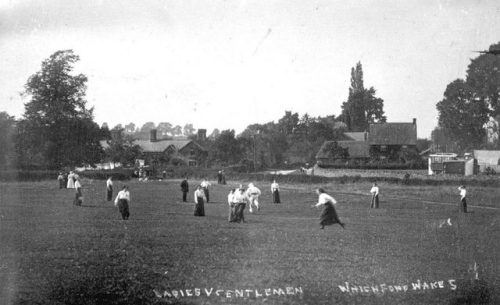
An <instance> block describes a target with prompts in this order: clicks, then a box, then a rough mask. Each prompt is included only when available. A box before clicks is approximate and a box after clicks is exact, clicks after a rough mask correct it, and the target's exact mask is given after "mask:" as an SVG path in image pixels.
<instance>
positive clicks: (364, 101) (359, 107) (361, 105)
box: [341, 62, 387, 131]
mask: <svg viewBox="0 0 500 305" xmlns="http://www.w3.org/2000/svg"><path fill="white" fill-rule="evenodd" d="M375 93H376V90H375V88H373V87H370V88H369V89H366V88H365V87H364V82H363V67H362V66H361V63H360V62H358V63H357V64H356V67H355V68H352V69H351V87H350V88H349V96H348V98H347V101H346V102H344V103H343V104H342V114H341V118H342V120H343V121H344V122H345V123H346V124H347V128H348V130H350V131H365V130H367V129H368V126H369V125H370V123H375V122H385V121H386V119H387V118H386V116H385V115H384V100H383V99H381V98H378V97H376V96H375Z"/></svg>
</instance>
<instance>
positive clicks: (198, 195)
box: [194, 190, 207, 203]
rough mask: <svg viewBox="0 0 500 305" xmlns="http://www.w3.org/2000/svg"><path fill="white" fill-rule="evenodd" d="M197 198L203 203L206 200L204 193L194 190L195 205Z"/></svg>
mask: <svg viewBox="0 0 500 305" xmlns="http://www.w3.org/2000/svg"><path fill="white" fill-rule="evenodd" d="M198 197H201V198H203V200H204V201H206V200H207V199H206V198H205V192H203V190H196V191H194V202H195V203H198Z"/></svg>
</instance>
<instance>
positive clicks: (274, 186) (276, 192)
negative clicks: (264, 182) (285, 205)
mask: <svg viewBox="0 0 500 305" xmlns="http://www.w3.org/2000/svg"><path fill="white" fill-rule="evenodd" d="M271 193H273V203H281V201H280V186H279V184H278V183H276V180H273V183H271Z"/></svg>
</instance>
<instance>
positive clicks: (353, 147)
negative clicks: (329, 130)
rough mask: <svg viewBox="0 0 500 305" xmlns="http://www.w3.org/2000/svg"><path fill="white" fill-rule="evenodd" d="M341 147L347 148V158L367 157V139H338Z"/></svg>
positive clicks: (368, 152) (368, 148) (368, 154)
mask: <svg viewBox="0 0 500 305" xmlns="http://www.w3.org/2000/svg"><path fill="white" fill-rule="evenodd" d="M338 144H339V145H340V147H342V148H347V152H348V153H349V158H369V157H370V146H369V145H368V142H367V141H339V142H338Z"/></svg>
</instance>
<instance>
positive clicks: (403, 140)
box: [368, 123, 417, 145]
mask: <svg viewBox="0 0 500 305" xmlns="http://www.w3.org/2000/svg"><path fill="white" fill-rule="evenodd" d="M368 142H369V143H370V145H417V125H415V124H413V123H377V124H370V132H369V134H368Z"/></svg>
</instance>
